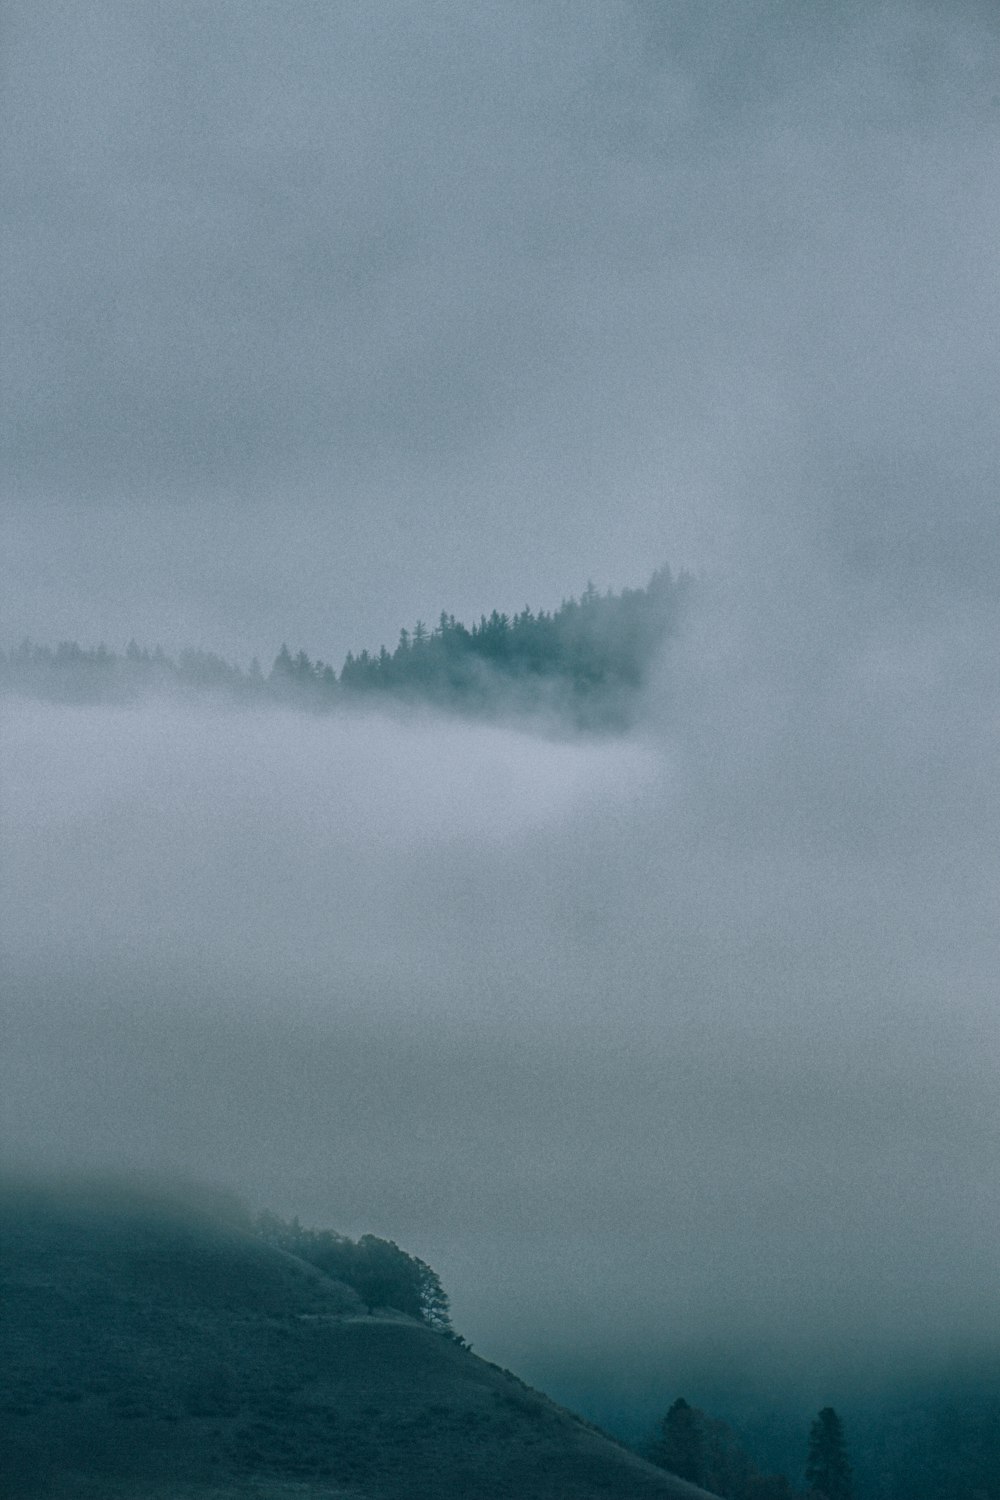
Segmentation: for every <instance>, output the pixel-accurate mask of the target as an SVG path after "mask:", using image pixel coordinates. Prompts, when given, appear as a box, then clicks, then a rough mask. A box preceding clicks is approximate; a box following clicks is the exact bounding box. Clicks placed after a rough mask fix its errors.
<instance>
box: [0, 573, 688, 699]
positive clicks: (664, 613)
mask: <svg viewBox="0 0 1000 1500" xmlns="http://www.w3.org/2000/svg"><path fill="white" fill-rule="evenodd" d="M691 587H692V579H691V578H690V576H689V575H687V574H684V573H682V574H680V575H679V576H678V577H676V578H675V577H674V576H673V575H672V574H671V572H670V570H669V568H665V567H664V568H661V569H659V570H658V571H657V572H655V573H654V574H653V576H652V578H651V579H650V581H649V584H648V585H647V586H646V587H645V588H643V589H623V590H622V592H621V593H620V594H614V593H611V592H608V593H606V594H600V593H598V591H597V590H596V589H595V588H594V586H593V584H588V585H587V588H586V589H585V590H584V592H583V593H582V594H581V596H580V598H579V599H576V598H572V599H568V600H564V601H563V603H562V604H561V605H560V606H559V608H558V609H556V610H553V611H551V612H547V611H545V610H539V611H538V612H537V613H533V612H532V611H531V610H530V609H528V608H527V607H525V609H524V610H522V611H521V613H520V614H517V615H507V614H501V613H499V612H498V611H497V610H493V612H492V613H491V614H490V615H489V616H486V615H482V616H481V617H480V619H479V621H478V622H476V623H474V624H473V625H471V626H469V627H467V626H465V625H464V624H462V623H461V621H458V620H456V619H455V616H454V615H449V614H447V613H445V612H442V613H441V615H440V616H439V618H438V622H437V624H436V625H435V626H434V627H433V629H428V628H427V626H426V625H425V624H424V623H423V621H421V620H418V621H417V622H416V624H415V625H414V626H413V628H412V629H403V630H401V631H400V633H399V640H398V643H397V644H396V646H395V649H394V650H392V651H389V650H388V649H387V647H386V646H384V645H383V646H382V647H381V648H380V649H379V650H378V651H377V652H372V651H369V650H367V649H364V650H361V651H360V652H358V653H357V654H355V653H354V652H350V651H349V652H348V654H347V657H346V659H345V661H344V663H343V666H342V667H341V670H340V673H339V675H338V674H337V673H336V672H335V671H334V669H333V667H332V666H330V665H329V664H328V663H326V662H323V661H319V660H313V659H312V658H311V657H310V656H309V655H308V653H307V652H306V651H304V650H300V651H298V652H297V653H295V654H293V653H292V652H291V651H290V650H289V649H288V647H287V646H282V647H281V649H280V651H279V652H278V654H277V656H276V658H275V660H274V663H273V665H272V667H271V669H270V671H269V672H268V673H267V674H266V675H265V673H264V671H263V670H262V668H261V666H260V664H259V663H258V662H257V661H256V660H255V661H254V662H253V663H251V666H250V667H249V669H248V670H247V671H243V670H242V668H240V667H238V666H235V665H233V664H232V663H231V662H227V661H225V660H224V659H223V658H222V657H220V656H217V655H215V654H214V653H213V652H211V651H203V650H194V649H191V650H185V651H182V652H181V653H180V655H179V656H178V657H177V658H176V659H173V658H171V657H168V656H167V655H166V653H165V652H163V651H162V650H161V649H160V648H159V647H156V648H155V649H153V650H149V649H148V648H146V647H140V646H139V645H137V644H136V642H135V641H134V640H133V641H130V642H129V644H128V646H127V647H126V649H125V651H124V653H123V654H117V653H116V652H114V651H110V650H108V648H107V647H106V646H104V645H100V646H97V647H93V648H85V647H83V646H80V645H78V644H77V643H76V642H75V641H63V642H61V643H60V644H59V645H57V646H55V647H51V646H45V645H37V644H35V643H33V642H32V641H30V640H25V641H22V642H21V644H20V645H19V646H17V647H15V648H14V649H13V650H11V652H10V653H9V655H6V656H3V655H2V654H0V687H2V688H4V689H5V690H6V691H8V692H17V693H22V694H25V695H28V696H31V697H36V698H42V699H46V700H50V701H56V702H65V703H109V702H110V703H122V702H132V701H135V700H137V699H139V698H142V697H144V696H148V695H151V694H163V693H170V694H177V693H180V694H183V695H186V696H190V695H192V694H197V695H205V694H214V695H215V696H217V697H218V696H222V697H224V698H227V699H230V700H233V701H236V702H243V703H256V702H267V701H271V702H275V701H276V702H280V703H285V704H295V705H297V706H300V707H303V708H313V709H329V708H332V707H335V706H337V705H343V704H347V703H358V702H363V701H369V702H372V701H379V700H382V701H387V700H393V701H403V702H409V703H411V704H419V703H423V704H430V705H433V706H434V707H437V708H444V709H447V710H449V711H452V712H457V713H462V714H471V715H476V716H481V717H482V716H485V717H494V716H498V715H509V714H524V713H534V712H538V711H546V712H549V713H553V714H556V715H558V716H561V717H564V718H568V719H570V720H572V721H573V722H575V723H578V724H580V725H582V726H584V727H588V728H607V729H615V728H621V727H624V726H625V725H626V724H628V723H629V722H630V721H631V718H632V716H633V713H634V711H635V706H636V702H637V700H638V697H639V695H640V693H641V690H642V688H643V686H644V685H645V683H646V681H647V679H648V675H649V671H650V668H651V666H652V664H653V662H654V661H655V660H656V657H657V654H658V653H659V651H660V650H661V649H662V648H663V646H664V644H665V642H666V641H667V640H668V639H669V638H670V637H671V636H672V635H673V634H675V633H676V631H677V629H678V628H679V625H680V621H681V617H682V612H683V608H684V605H685V603H686V601H687V599H688V597H689V595H690V590H691Z"/></svg>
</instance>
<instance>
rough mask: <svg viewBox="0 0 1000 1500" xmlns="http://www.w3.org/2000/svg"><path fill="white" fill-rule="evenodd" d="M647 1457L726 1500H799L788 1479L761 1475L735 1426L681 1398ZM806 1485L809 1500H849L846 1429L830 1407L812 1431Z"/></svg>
mask: <svg viewBox="0 0 1000 1500" xmlns="http://www.w3.org/2000/svg"><path fill="white" fill-rule="evenodd" d="M649 1456H650V1457H651V1458H652V1460H653V1462H654V1463H656V1464H659V1465H660V1467H661V1468H664V1469H669V1470H670V1472H671V1473H673V1474H676V1475H678V1477H679V1478H681V1479H688V1480H690V1481H691V1482H692V1484H700V1485H702V1486H703V1488H705V1489H707V1490H711V1491H712V1492H713V1493H714V1494H716V1495H720V1496H722V1497H723V1500H795V1493H796V1492H795V1491H794V1490H793V1488H792V1486H791V1484H790V1482H789V1480H788V1479H787V1477H786V1476H785V1475H784V1474H764V1473H762V1472H761V1470H760V1469H759V1468H758V1467H757V1465H756V1464H755V1463H754V1461H753V1459H752V1458H751V1457H750V1455H749V1454H748V1453H747V1452H746V1450H745V1449H744V1448H743V1447H742V1445H741V1444H740V1442H739V1440H738V1439H737V1437H736V1434H735V1433H734V1432H733V1430H732V1428H731V1427H729V1426H727V1424H726V1423H725V1422H720V1421H718V1420H717V1419H716V1418H714V1417H709V1416H706V1414H705V1413H704V1412H703V1411H700V1410H699V1409H698V1408H697V1407H695V1406H690V1405H689V1404H688V1402H687V1401H685V1400H684V1398H683V1396H680V1397H678V1399H677V1400H676V1401H675V1402H674V1404H673V1405H672V1406H671V1408H670V1410H669V1411H668V1412H667V1414H666V1416H665V1417H664V1418H663V1421H662V1422H661V1423H660V1425H659V1428H658V1430H657V1434H656V1437H655V1439H654V1441H653V1443H652V1444H651V1446H650V1453H649ZM805 1480H806V1485H807V1487H808V1488H807V1490H806V1492H805V1493H806V1497H807V1500H851V1495H852V1489H851V1466H850V1464H849V1463H848V1459H847V1447H846V1444H845V1442H844V1430H843V1426H842V1424H841V1421H840V1418H839V1417H838V1416H837V1413H836V1412H835V1411H834V1409H833V1407H832V1406H825V1407H824V1408H823V1410H822V1411H821V1412H820V1413H819V1415H818V1416H817V1417H816V1420H815V1421H814V1422H813V1424H812V1428H811V1429H810V1432H809V1444H808V1451H807V1455H806V1464H805Z"/></svg>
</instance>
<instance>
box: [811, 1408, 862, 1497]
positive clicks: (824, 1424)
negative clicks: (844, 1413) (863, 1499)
mask: <svg viewBox="0 0 1000 1500" xmlns="http://www.w3.org/2000/svg"><path fill="white" fill-rule="evenodd" d="M806 1483H807V1484H808V1485H809V1486H810V1487H811V1492H812V1493H813V1494H814V1495H816V1496H817V1500H818V1497H820V1496H822V1500H851V1466H850V1464H849V1463H848V1461H847V1446H846V1444H845V1442H844V1429H843V1426H842V1425H841V1421H840V1418H839V1417H838V1416H837V1413H836V1412H835V1411H834V1409H833V1407H832V1406H824V1408H823V1410H822V1411H821V1412H820V1413H819V1415H818V1416H817V1418H816V1420H815V1421H814V1422H813V1424H812V1427H811V1428H810V1430H809V1452H808V1456H807V1458H806Z"/></svg>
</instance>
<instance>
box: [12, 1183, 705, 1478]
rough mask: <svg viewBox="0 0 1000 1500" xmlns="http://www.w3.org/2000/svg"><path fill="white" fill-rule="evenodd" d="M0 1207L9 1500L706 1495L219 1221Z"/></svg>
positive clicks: (80, 1202) (15, 1200) (58, 1196)
mask: <svg viewBox="0 0 1000 1500" xmlns="http://www.w3.org/2000/svg"><path fill="white" fill-rule="evenodd" d="M2 1198H3V1203H2V1206H3V1238H2V1270H3V1319H2V1336H0V1337H2V1346H0V1360H2V1368H3V1371H4V1395H3V1408H4V1409H3V1413H2V1416H3V1423H2V1428H3V1438H2V1453H0V1465H2V1472H3V1474H4V1475H5V1483H6V1488H5V1490H4V1492H3V1493H4V1496H5V1500H32V1497H38V1500H41V1497H42V1496H45V1497H50V1496H51V1497H66V1500H71V1497H81V1500H83V1497H93V1500H97V1497H98V1496H100V1497H102V1500H105V1497H107V1500H110V1497H122V1500H124V1497H125V1496H128V1497H129V1500H140V1497H146V1500H153V1497H156V1500H166V1497H167V1496H170V1497H182V1496H184V1497H189V1500H196V1497H197V1500H210V1497H211V1500H222V1497H231V1496H233V1497H234V1496H237V1495H248V1494H252V1495H255V1496H258V1497H261V1500H269V1497H274V1500H277V1497H279V1496H291V1495H295V1496H297V1497H299V1500H313V1497H315V1500H319V1497H331V1500H332V1497H334V1496H342V1497H347V1496H353V1497H357V1500H360V1497H372V1500H374V1497H379V1500H397V1497H398V1500H438V1497H440V1500H455V1497H460V1496H462V1497H466V1496H467V1497H470V1500H472V1497H481V1500H492V1497H497V1500H500V1497H510V1500H515V1497H516V1500H550V1497H551V1500H556V1497H562V1500H570V1497H572V1500H589V1497H591V1496H593V1497H597V1496H602V1497H604V1500H615V1497H623V1500H624V1497H629V1500H631V1497H636V1500H639V1497H649V1500H653V1497H664V1500H666V1497H675V1500H682V1497H684V1496H687V1497H689V1500H694V1497H697V1496H699V1495H704V1491H701V1490H698V1489H696V1488H694V1487H693V1486H691V1485H686V1484H684V1483H683V1482H682V1481H679V1480H674V1479H673V1478H671V1477H670V1476H669V1475H666V1474H664V1473H663V1472H662V1471H659V1470H657V1469H654V1468H652V1467H651V1466H649V1465H647V1464H645V1463H643V1462H642V1461H641V1460H639V1459H637V1458H635V1457H634V1456H633V1455H632V1454H630V1453H629V1452H627V1451H626V1450H625V1449H623V1448H620V1447H618V1446H617V1444H615V1443H613V1442H612V1441H611V1440H610V1439H608V1438H606V1437H604V1436H602V1435H601V1434H599V1433H597V1432H595V1431H594V1430H593V1429H592V1428H590V1427H588V1426H587V1425H586V1424H585V1423H584V1422H582V1421H581V1420H580V1419H578V1418H576V1417H574V1416H573V1415H571V1414H570V1413H568V1412H566V1411H564V1410H562V1409H561V1408H559V1407H557V1406H556V1405H554V1404H553V1403H552V1402H550V1401H549V1400H547V1398H546V1397H544V1396H542V1395H540V1394H538V1393H537V1392H535V1391H532V1390H530V1389H529V1388H528V1387H526V1386H525V1385H523V1384H522V1382H521V1381H519V1380H517V1379H516V1378H515V1377H514V1376H512V1375H510V1374H509V1373H508V1372H505V1371H502V1370H500V1369H498V1368H497V1367H496V1366H493V1365H490V1364H488V1363H486V1362H485V1361H484V1360H481V1359H479V1358H477V1357H476V1356H475V1355H473V1354H472V1353H470V1352H469V1351H468V1350H466V1349H464V1348H463V1347H462V1346H461V1344H460V1343H459V1342H457V1341H456V1340H455V1339H453V1338H451V1337H449V1336H448V1334H447V1333H442V1332H438V1331H435V1330H434V1329H432V1328H430V1327H428V1326H427V1325H426V1324H424V1323H421V1322H419V1321H417V1320H416V1319H412V1318H408V1317H405V1316H403V1315H401V1314H399V1313H396V1312H393V1311H392V1310H388V1309H387V1310H384V1311H382V1312H376V1313H374V1314H370V1313H368V1312H366V1311H365V1310H364V1309H363V1307H362V1304H361V1303H360V1301H359V1299H358V1297H357V1295H356V1294H355V1293H354V1292H352V1291H351V1290H350V1289H349V1288H348V1287H346V1286H344V1285H343V1284H342V1283H340V1282H338V1281H334V1280H332V1279H331V1278H329V1277H328V1276H326V1275H324V1274H323V1273H322V1272H320V1271H319V1270H317V1269H316V1268H315V1267H313V1266H310V1265H307V1264H306V1263H305V1262H303V1261H302V1260H300V1259H298V1258H297V1257H296V1256H294V1255H291V1254H288V1253H287V1252H285V1251H282V1250H280V1249H277V1248H275V1247H274V1246H273V1245H270V1244H267V1243H264V1242H262V1241H261V1240H260V1239H258V1238H255V1237H254V1236H253V1234H252V1232H251V1229H250V1227H249V1226H246V1225H244V1224H243V1223H241V1222H240V1220H239V1218H238V1217H237V1216H235V1215H234V1216H232V1217H230V1218H229V1219H228V1220H227V1219H226V1218H225V1217H220V1216H219V1215H217V1214H213V1213H209V1212H207V1211H205V1210H204V1209H201V1210H197V1209H192V1208H190V1207H187V1208H184V1209H181V1208H180V1207H178V1206H177V1205H174V1206H172V1207H170V1206H164V1204H163V1203H162V1202H161V1203H155V1202H153V1201H151V1200H149V1199H140V1198H135V1197H131V1198H130V1197H127V1196H125V1195H123V1194H120V1193H119V1194H112V1193H105V1194H104V1195H102V1196H100V1197H95V1196H94V1195H93V1194H89V1195H86V1196H85V1195H84V1194H82V1193H81V1192H79V1191H76V1192H73V1193H67V1192H61V1193H56V1192H54V1191H41V1190H38V1189H26V1188H23V1187H21V1188H7V1189H6V1190H4V1192H3V1195H2Z"/></svg>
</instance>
